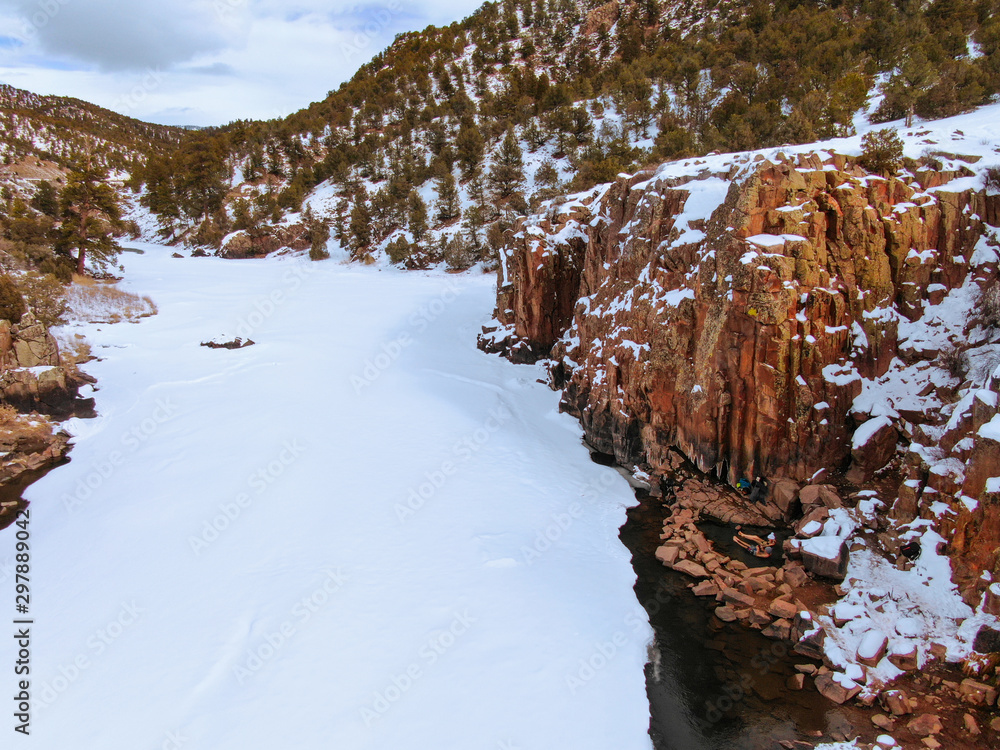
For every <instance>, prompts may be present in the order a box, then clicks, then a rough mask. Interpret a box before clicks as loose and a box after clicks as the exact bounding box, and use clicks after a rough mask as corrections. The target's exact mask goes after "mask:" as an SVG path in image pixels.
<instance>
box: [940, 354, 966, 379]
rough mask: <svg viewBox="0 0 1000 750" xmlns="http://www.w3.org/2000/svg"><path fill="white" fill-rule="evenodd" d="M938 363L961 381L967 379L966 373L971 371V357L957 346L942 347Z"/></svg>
mask: <svg viewBox="0 0 1000 750" xmlns="http://www.w3.org/2000/svg"><path fill="white" fill-rule="evenodd" d="M938 364H939V365H940V366H941V367H943V368H944V369H945V371H947V373H948V374H949V375H951V376H952V377H953V378H955V379H956V380H958V381H960V382H961V381H963V380H965V375H966V373H967V372H968V371H969V358H968V356H967V355H966V353H965V352H964V351H962V350H961V349H959V348H958V347H957V346H949V347H947V348H945V349H942V350H941V353H940V354H938Z"/></svg>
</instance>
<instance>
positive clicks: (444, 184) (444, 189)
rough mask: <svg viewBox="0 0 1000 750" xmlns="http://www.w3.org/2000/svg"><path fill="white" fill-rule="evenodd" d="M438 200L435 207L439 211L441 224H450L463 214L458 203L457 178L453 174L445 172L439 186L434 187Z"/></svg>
mask: <svg viewBox="0 0 1000 750" xmlns="http://www.w3.org/2000/svg"><path fill="white" fill-rule="evenodd" d="M434 190H435V191H436V192H437V195H438V199H437V204H436V205H435V207H436V209H437V219H438V221H440V222H449V221H451V220H452V219H455V218H457V217H458V216H459V215H460V214H461V208H460V207H459V203H458V187H457V185H456V184H455V176H454V175H453V174H452V173H451V172H445V173H444V174H443V175H442V176H441V177H440V179H438V181H437V184H436V185H435V186H434Z"/></svg>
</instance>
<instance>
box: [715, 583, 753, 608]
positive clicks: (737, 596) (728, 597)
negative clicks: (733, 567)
mask: <svg viewBox="0 0 1000 750" xmlns="http://www.w3.org/2000/svg"><path fill="white" fill-rule="evenodd" d="M722 601H724V602H726V603H728V604H739V605H741V606H744V607H753V605H754V598H753V597H752V596H747V595H746V594H743V593H740V592H739V591H737V590H736V589H732V588H724V589H722Z"/></svg>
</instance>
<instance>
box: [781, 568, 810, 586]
mask: <svg viewBox="0 0 1000 750" xmlns="http://www.w3.org/2000/svg"><path fill="white" fill-rule="evenodd" d="M782 570H784V576H785V583H786V584H788V585H789V586H791V587H792V589H793V590H794V589H797V588H799V587H800V586H804V585H805V583H806V581H808V580H809V573H808V572H807V571H806V569H805V568H804V567H803V566H801V565H796V564H786V565H785V567H784V568H783V569H782Z"/></svg>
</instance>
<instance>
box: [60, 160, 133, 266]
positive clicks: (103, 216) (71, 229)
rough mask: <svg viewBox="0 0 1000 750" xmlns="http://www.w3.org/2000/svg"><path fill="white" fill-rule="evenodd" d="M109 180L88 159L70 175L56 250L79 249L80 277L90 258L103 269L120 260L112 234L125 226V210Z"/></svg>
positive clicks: (64, 194)
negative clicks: (123, 223)
mask: <svg viewBox="0 0 1000 750" xmlns="http://www.w3.org/2000/svg"><path fill="white" fill-rule="evenodd" d="M107 179H108V173H107V171H106V170H104V169H103V168H101V167H97V166H94V165H93V162H92V161H91V159H90V157H89V156H88V158H87V162H86V163H85V164H84V165H83V166H82V167H80V168H79V169H77V170H74V171H72V172H70V174H69V177H68V178H67V180H66V187H65V189H64V190H63V192H62V200H61V205H60V218H61V220H62V226H61V227H60V228H59V236H58V239H57V242H56V248H57V250H58V251H60V252H63V253H66V254H69V252H70V251H71V250H76V272H77V273H78V274H80V275H83V274H84V273H85V272H86V262H87V257H88V256H90V259H91V260H92V261H93V262H94V263H95V264H96V265H97V266H98V267H99V268H104V267H106V266H107V265H109V264H113V263H115V262H116V261H117V260H118V251H119V250H120V248H119V246H118V243H117V242H115V239H114V236H113V234H112V233H113V232H114V231H115V230H116V229H119V228H121V226H122V221H121V208H120V207H119V205H118V196H117V194H116V193H115V191H114V190H113V189H112V188H111V187H110V186H109V185H108V184H107Z"/></svg>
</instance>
